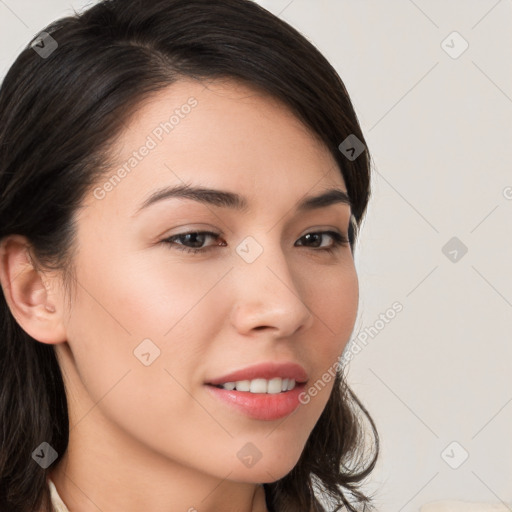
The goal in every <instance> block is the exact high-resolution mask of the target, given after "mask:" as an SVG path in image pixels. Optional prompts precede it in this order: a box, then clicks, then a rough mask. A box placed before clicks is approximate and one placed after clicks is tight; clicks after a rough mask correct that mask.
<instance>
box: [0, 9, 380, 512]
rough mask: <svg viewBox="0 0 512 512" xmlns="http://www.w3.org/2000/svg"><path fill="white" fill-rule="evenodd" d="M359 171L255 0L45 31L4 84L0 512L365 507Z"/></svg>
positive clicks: (325, 105) (354, 137) (0, 121)
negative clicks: (345, 361) (356, 333)
mask: <svg viewBox="0 0 512 512" xmlns="http://www.w3.org/2000/svg"><path fill="white" fill-rule="evenodd" d="M369 180H370V156H369V153H368V151H367V150H366V148H365V141H364V138H363V134H362V133H361V129H360V126H359V123H358V120H357V117H356V114H355V112H354V109H353V107H352V104H351V102H350V99H349V97H348V94H347V92H346V90H345V88H344V85H343V83H342V81H341V80H340V78H339V76H338V75H337V74H336V72H335V70H334V69H333V68H332V67H331V65H330V64H329V63H328V62H327V61H326V60H325V58H324V57H323V56H322V55H321V54H320V53H319V52H318V50H316V49H315V47H314V46H313V45H312V44H310V43H309V42H308V41H307V40H306V39H305V38H304V37H303V36H302V35H300V34H299V33H298V32H297V31H296V30H294V29H293V28H292V27H290V26H289V25H287V24H286V23H284V22H283V21H281V20H280V19H278V18H277V17H275V16H273V15H272V14H271V13H269V12H268V11H266V10H265V9H263V8H261V7H260V6H258V5H257V4H255V3H253V2H251V1H248V0H218V1H214V2H212V1H211V0H157V1H152V2H140V1H136V0H111V1H103V2H100V3H98V4H97V5H95V6H93V7H91V8H89V9H88V10H86V11H85V12H83V13H81V14H75V16H72V17H68V18H64V19H61V20H58V21H56V22H55V23H53V24H51V25H50V26H49V27H47V28H46V29H45V30H44V31H43V32H42V33H41V34H40V35H39V36H38V37H37V38H35V39H34V41H32V43H31V44H30V45H28V46H27V48H26V49H25V50H24V51H23V52H22V53H21V54H20V56H19V57H18V58H17V60H16V62H15V63H14V64H13V66H12V67H11V68H10V70H9V72H8V74H7V76H6V77H5V80H4V82H3V85H2V88H1V90H0V194H1V196H0V226H1V227H0V229H1V231H0V240H1V246H0V247H1V251H0V256H1V259H0V261H1V265H0V280H1V284H2V298H1V308H2V309H1V325H2V338H1V344H2V350H1V351H0V368H1V373H0V375H1V380H0V414H1V418H0V420H1V421H0V425H1V427H0V428H1V433H2V438H1V439H2V450H1V458H0V508H1V510H9V511H12V512H18V511H20V512H21V511H23V512H25V511H27V512H28V511H30V512H32V511H45V512H46V511H49V510H60V509H61V510H65V511H67V510H69V511H70V512H82V511H89V510H104V511H109V512H110V511H119V510H123V511H124V512H132V511H142V510H151V511H154V512H163V511H167V512H168V511H170V510H172V511H178V510H188V511H200V512H203V511H213V510H222V511H224V512H226V511H235V510H236V511H258V512H261V511H275V512H283V511H294V512H297V511H319V510H339V508H340V507H343V506H344V507H345V509H346V510H350V511H355V510H359V509H360V507H361V506H363V507H365V508H366V507H367V506H368V505H371V500H370V498H369V497H368V496H367V495H366V494H365V493H364V492H363V491H362V490H361V489H360V485H361V482H362V481H363V479H364V478H365V477H367V476H368V475H369V474H370V472H371V471H372V470H373V468H374V466H375V463H376V459H377V454H378V436H377V432H376V429H375V425H374V423H373V421H372V419H371V417H370V416H369V414H368V413H367V411H366V409H365V408H364V407H363V406H362V404H361V403H360V402H359V401H358V400H357V398H356V397H355V396H354V395H353V393H352V392H351V390H350V389H349V387H348V386H347V384H346V382H345V379H344V375H343V369H344V368H343V366H342V365H340V363H339V361H340V356H341V355H342V352H343V349H344V347H345V346H346V344H347V342H348V341H349V338H350V335H351V332H352V329H353V327H354V322H355V318H356V313H357V304H358V284H357V275H356V272H355V267H354V260H353V248H354V242H355V236H356V232H357V227H358V226H359V225H360V223H361V220H362V218H363V215H364V213H365V210H366V206H367V201H368V197H369ZM354 404H355V405H357V406H358V407H359V408H360V409H361V410H362V411H363V413H364V414H365V415H366V417H367V419H368V420H369V422H370V425H371V428H372V431H373V435H374V438H375V446H374V448H375V453H374V455H373V457H371V458H370V459H369V460H368V459H367V455H368V454H367V452H366V450H365V435H364V428H363V425H362V424H361V423H360V418H359V416H358V415H357V414H356V411H355V409H354V407H353V406H354ZM365 463H366V464H365ZM320 495H321V497H319V496H320ZM52 507H53V508H52ZM326 507H328V508H326Z"/></svg>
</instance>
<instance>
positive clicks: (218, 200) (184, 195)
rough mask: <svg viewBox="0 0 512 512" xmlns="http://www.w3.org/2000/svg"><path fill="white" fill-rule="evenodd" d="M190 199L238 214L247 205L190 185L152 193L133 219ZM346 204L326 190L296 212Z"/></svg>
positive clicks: (346, 198) (237, 198) (234, 197)
mask: <svg viewBox="0 0 512 512" xmlns="http://www.w3.org/2000/svg"><path fill="white" fill-rule="evenodd" d="M173 198H179V199H191V200H194V201H198V202H200V203H204V204H210V205H213V206H217V207H220V208H230V209H233V210H236V211H239V212H244V211H247V208H248V206H249V203H248V201H247V198H246V197H244V196H241V195H239V194H237V193H235V192H229V191H226V190H218V189H212V188H205V187H194V186H191V185H178V186H175V187H164V188H161V189H158V190H156V191H154V192H153V193H152V194H151V195H150V196H149V197H148V198H147V199H146V200H145V201H144V202H143V203H142V205H141V206H140V207H139V208H138V209H137V211H136V212H135V213H134V214H133V217H135V216H136V215H137V214H138V213H139V212H140V211H141V210H143V209H145V208H148V207H149V206H151V205H153V204H155V203H158V202H160V201H163V200H165V199H173ZM339 203H341V204H346V205H349V206H352V202H351V200H350V198H349V196H348V194H347V193H346V192H345V191H344V190H341V189H339V188H331V189H328V190H326V191H324V192H322V193H321V194H318V195H315V196H307V197H306V198H304V199H302V200H301V201H300V202H299V203H298V204H297V205H296V210H297V211H298V212H307V211H311V210H317V209H319V208H326V207H328V206H331V205H333V204H339Z"/></svg>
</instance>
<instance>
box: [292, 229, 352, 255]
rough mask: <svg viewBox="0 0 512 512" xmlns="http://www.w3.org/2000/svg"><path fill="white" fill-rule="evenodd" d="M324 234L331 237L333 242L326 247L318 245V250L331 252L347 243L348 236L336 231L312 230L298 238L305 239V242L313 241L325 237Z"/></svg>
mask: <svg viewBox="0 0 512 512" xmlns="http://www.w3.org/2000/svg"><path fill="white" fill-rule="evenodd" d="M326 235H327V236H329V237H331V239H332V240H333V242H332V244H331V245H329V246H327V247H320V248H319V249H318V250H320V251H327V252H330V253H333V252H335V251H336V250H337V249H339V248H340V247H344V246H347V245H349V241H348V237H347V236H345V235H343V234H341V233H338V232H337V231H312V232H311V233H306V234H305V235H304V236H303V237H301V238H299V240H302V239H305V240H306V241H307V242H310V241H313V242H315V241H318V240H319V239H321V238H323V237H325V236H326Z"/></svg>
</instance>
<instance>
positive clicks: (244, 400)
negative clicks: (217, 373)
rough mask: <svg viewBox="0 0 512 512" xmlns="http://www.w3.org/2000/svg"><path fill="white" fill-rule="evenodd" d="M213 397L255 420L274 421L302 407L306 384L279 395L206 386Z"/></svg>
mask: <svg viewBox="0 0 512 512" xmlns="http://www.w3.org/2000/svg"><path fill="white" fill-rule="evenodd" d="M205 388H206V389H207V391H208V392H209V393H210V394H211V396H212V397H213V398H214V399H215V400H216V401H218V402H220V403H221V404H225V405H227V406H228V407H230V408H231V409H232V410H235V411H237V412H239V413H242V414H243V415H245V416H248V417H249V418H251V419H254V420H263V421H274V420H278V419H281V418H284V417H286V416H289V415H290V414H292V413H293V412H294V411H295V410H296V409H297V408H298V407H299V405H300V403H301V402H300V399H299V397H300V394H301V393H302V392H303V391H304V389H305V388H306V385H305V384H298V385H297V384H296V385H295V388H294V389H292V390H291V391H286V392H283V393H277V394H268V393H250V392H248V391H236V390H233V391H229V390H227V389H223V388H217V387H215V386H212V385H205Z"/></svg>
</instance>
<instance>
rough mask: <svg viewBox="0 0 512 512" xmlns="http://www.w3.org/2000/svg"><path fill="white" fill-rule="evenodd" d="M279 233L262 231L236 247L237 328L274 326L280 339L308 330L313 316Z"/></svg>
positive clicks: (246, 238) (247, 328)
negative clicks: (300, 330) (291, 268)
mask: <svg viewBox="0 0 512 512" xmlns="http://www.w3.org/2000/svg"><path fill="white" fill-rule="evenodd" d="M276 233H277V231H275V232H274V231H272V230H271V231H268V230H267V231H265V230H262V231H261V232H258V233H256V234H253V235H248V236H246V237H245V238H244V239H243V240H242V241H241V242H240V243H239V244H238V245H237V247H236V249H235V250H236V254H237V258H238V261H236V265H235V266H236V269H235V276H236V277H235V279H237V281H238V282H237V286H236V289H237V297H236V300H235V303H236V308H235V310H236V313H235V318H234V321H235V323H236V324H237V328H239V329H242V330H250V329H254V328H261V327H263V326H265V327H273V328H275V329H277V330H278V331H279V335H280V336H288V335H291V334H293V332H295V331H296V330H297V329H299V328H300V327H301V326H302V327H303V328H305V327H309V325H310V323H311V321H312V314H311V311H310V310H309V308H308V307H307V305H306V304H305V303H304V301H305V297H304V296H303V291H302V289H301V284H300V283H298V282H297V279H296V276H294V274H293V273H292V271H291V270H290V266H289V261H288V260H287V257H286V253H285V252H284V251H283V249H282V247H281V243H280V240H279V239H278V238H277V237H276Z"/></svg>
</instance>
